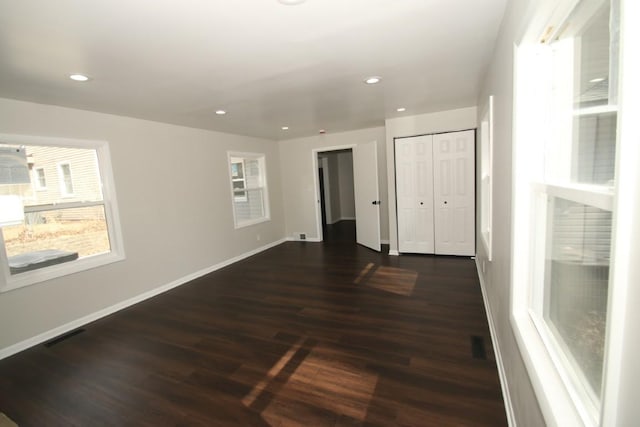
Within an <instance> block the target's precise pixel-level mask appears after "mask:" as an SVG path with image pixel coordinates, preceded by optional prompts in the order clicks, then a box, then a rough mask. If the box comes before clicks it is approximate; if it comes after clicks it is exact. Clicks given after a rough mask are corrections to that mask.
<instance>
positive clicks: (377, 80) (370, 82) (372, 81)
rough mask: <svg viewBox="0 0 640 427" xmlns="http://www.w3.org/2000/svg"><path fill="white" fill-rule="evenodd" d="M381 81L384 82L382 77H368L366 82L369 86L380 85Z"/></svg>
mask: <svg viewBox="0 0 640 427" xmlns="http://www.w3.org/2000/svg"><path fill="white" fill-rule="evenodd" d="M380 80H382V77H378V76H371V77H367V79H366V80H365V81H364V82H365V83H366V84H368V85H374V84H376V83H380Z"/></svg>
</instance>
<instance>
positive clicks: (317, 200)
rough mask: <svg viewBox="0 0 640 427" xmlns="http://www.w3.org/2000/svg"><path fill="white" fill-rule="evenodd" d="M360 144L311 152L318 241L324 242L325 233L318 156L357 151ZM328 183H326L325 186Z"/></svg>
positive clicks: (324, 148) (317, 149)
mask: <svg viewBox="0 0 640 427" xmlns="http://www.w3.org/2000/svg"><path fill="white" fill-rule="evenodd" d="M356 145H358V144H345V145H334V146H331V147H322V148H314V149H312V150H311V157H312V160H311V164H312V166H313V189H314V195H315V205H316V207H315V212H316V236H318V241H320V242H323V241H324V233H323V232H322V213H321V212H320V209H322V207H321V206H320V179H319V178H318V169H319V168H320V166H319V164H318V154H320V153H326V152H331V151H342V150H351V151H352V152H353V150H355V147H356ZM326 185H327V183H326V182H325V186H326Z"/></svg>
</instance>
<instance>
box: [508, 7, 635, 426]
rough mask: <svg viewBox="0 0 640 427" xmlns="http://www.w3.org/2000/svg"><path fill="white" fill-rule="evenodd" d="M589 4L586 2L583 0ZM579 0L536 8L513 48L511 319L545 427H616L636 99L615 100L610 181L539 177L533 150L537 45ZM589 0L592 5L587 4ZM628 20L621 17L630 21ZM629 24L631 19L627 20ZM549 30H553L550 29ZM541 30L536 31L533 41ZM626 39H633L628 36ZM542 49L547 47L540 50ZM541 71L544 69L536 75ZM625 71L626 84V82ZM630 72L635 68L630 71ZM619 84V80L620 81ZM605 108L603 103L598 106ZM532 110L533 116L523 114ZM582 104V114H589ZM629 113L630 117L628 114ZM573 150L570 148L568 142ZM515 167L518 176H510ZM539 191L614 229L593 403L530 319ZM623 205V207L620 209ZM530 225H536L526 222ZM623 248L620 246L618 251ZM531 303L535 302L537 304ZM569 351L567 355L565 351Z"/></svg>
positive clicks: (543, 66)
mask: <svg viewBox="0 0 640 427" xmlns="http://www.w3.org/2000/svg"><path fill="white" fill-rule="evenodd" d="M589 1H590V0H589ZM578 3H579V2H578V1H574V0H572V1H565V2H563V3H562V4H559V5H558V4H553V5H548V6H547V8H546V9H545V8H543V7H541V8H540V10H539V11H538V12H537V13H536V15H535V16H534V17H533V19H531V21H530V22H531V24H530V26H529V28H528V30H527V31H526V32H525V34H524V35H523V37H522V40H521V41H520V42H519V43H516V45H514V109H513V112H514V146H513V185H512V200H513V211H512V213H513V222H512V245H511V248H512V272H511V273H512V274H511V278H512V279H511V280H512V283H511V324H512V328H513V331H514V335H515V337H516V341H517V343H518V347H519V348H520V351H521V354H522V357H523V361H524V362H525V366H526V368H527V371H528V372H529V377H530V379H531V382H532V385H533V388H534V391H535V394H536V396H537V397H538V403H539V405H540V408H541V410H542V412H543V414H544V416H545V419H546V420H547V422H548V423H549V424H557V425H563V426H565V425H567V426H571V425H584V426H595V425H615V421H613V422H612V420H615V419H616V399H615V396H616V394H617V392H618V391H617V387H618V385H619V382H620V375H621V372H620V369H619V366H618V365H619V364H618V363H617V362H619V361H620V360H621V359H622V352H621V348H622V343H621V339H622V334H621V333H620V332H619V331H622V330H624V323H623V322H624V316H623V315H622V314H620V313H624V311H625V309H626V307H627V301H626V299H625V298H624V295H626V293H627V286H628V283H627V281H626V278H625V277H624V276H623V275H621V274H620V272H622V271H628V269H629V259H628V258H625V257H623V256H621V255H622V254H623V253H626V252H628V243H627V242H628V240H629V239H628V236H625V235H624V232H622V231H619V230H623V228H618V227H619V226H620V224H622V223H624V224H625V225H628V224H629V220H630V217H629V212H628V211H629V210H630V205H631V203H629V200H632V199H633V194H634V192H635V191H636V189H637V187H638V185H639V184H637V183H632V182H629V180H624V179H622V178H621V177H622V176H624V175H623V174H627V175H628V174H629V173H630V172H629V171H630V170H635V169H636V168H637V165H634V164H633V163H634V160H635V158H634V157H633V156H628V155H627V156H625V155H622V154H621V153H622V152H627V153H634V152H637V148H635V145H636V144H637V141H634V139H633V135H634V134H636V135H637V131H636V130H635V128H634V126H635V124H634V123H633V121H634V119H635V117H637V114H638V112H639V110H640V109H639V108H638V103H637V102H636V101H635V100H631V99H630V98H631V97H629V98H627V100H626V101H625V100H624V99H623V98H622V99H621V100H619V101H618V107H617V112H618V123H617V135H616V137H617V143H616V163H615V180H614V186H609V187H607V186H606V185H590V184H578V183H571V184H568V183H566V182H553V181H551V180H549V179H546V178H545V176H544V163H545V155H548V153H545V150H544V149H539V148H537V147H539V142H540V140H541V138H542V139H543V140H546V139H547V137H548V135H546V134H545V129H544V128H545V126H541V125H540V123H535V120H536V118H539V117H540V116H544V115H545V106H546V105H547V104H548V102H549V101H550V98H549V97H548V96H547V98H545V97H541V96H539V95H540V94H541V93H545V94H546V93H548V91H549V88H548V87H545V86H544V84H543V83H541V81H549V79H550V76H545V75H544V74H545V71H544V70H549V66H550V65H551V63H550V56H549V54H548V52H545V46H544V42H545V41H546V40H549V39H550V37H552V36H553V34H552V33H551V34H550V33H549V31H548V30H546V29H549V30H551V29H553V28H555V29H556V31H558V30H562V29H563V26H562V23H563V22H564V21H565V20H566V18H567V17H568V16H569V15H570V14H571V13H572V11H573V9H574V7H576V6H577V5H578ZM591 3H592V4H593V3H595V2H593V1H591ZM628 3H629V2H627V0H620V3H619V7H621V8H622V9H624V7H625V4H628ZM630 22H631V20H630V19H629V20H627V21H626V23H627V24H629V23H630ZM624 24H625V20H624V18H623V16H622V15H620V40H621V42H620V45H621V49H620V52H619V54H618V55H619V56H618V59H620V68H619V70H618V76H619V81H618V86H617V87H618V93H619V94H622V93H623V88H625V87H626V86H625V84H626V85H628V86H634V85H635V86H636V87H637V84H635V82H633V77H630V76H633V75H634V73H633V72H630V70H632V69H633V68H634V65H633V61H623V60H622V58H624V57H625V55H627V56H631V55H632V52H633V55H634V56H635V58H636V59H637V57H638V55H637V54H636V53H635V52H634V50H633V49H634V48H633V47H631V44H628V45H625V44H624V40H625V39H626V38H627V37H629V34H631V32H632V29H631V25H626V26H625V25H624ZM634 25H635V24H634ZM551 31H553V30H551ZM540 34H543V36H542V39H546V40H541V39H540V37H539V36H540ZM629 39H632V38H631V37H629ZM547 50H548V49H547ZM541 70H543V71H542V72H541ZM625 74H626V75H627V76H628V77H627V78H628V79H629V80H628V81H627V80H626V79H625V77H624V76H625ZM636 74H637V73H636ZM625 82H626V83H625ZM604 110H606V108H605V109H604ZM532 111H538V113H536V114H533V115H532V114H529V113H530V112H532ZM589 112H590V111H589V109H585V110H583V111H582V113H586V114H588V113H589ZM634 113H635V114H634ZM571 149H572V150H573V149H575V147H573V146H572V147H571ZM516 171H517V173H516ZM623 171H626V172H623ZM541 195H545V196H550V197H560V198H564V199H568V200H573V201H576V202H578V203H583V204H587V205H591V206H595V207H598V208H601V209H604V210H609V211H611V212H612V219H613V229H612V231H611V261H610V271H609V285H608V286H609V294H608V302H607V304H608V308H607V320H606V340H605V348H604V351H605V355H604V361H603V376H602V384H601V396H600V403H599V406H598V407H597V408H595V410H594V408H593V407H592V406H591V407H590V404H589V402H585V401H584V397H585V394H584V393H583V392H580V390H577V389H576V387H575V386H573V385H572V384H575V381H574V380H575V379H574V378H571V375H570V374H571V372H569V371H567V370H564V369H562V368H561V367H562V366H563V363H564V362H565V361H563V360H561V358H562V354H558V352H556V351H553V350H552V349H553V348H554V347H557V343H554V342H553V341H554V339H555V337H553V334H549V333H548V329H549V328H548V326H546V325H545V324H543V321H542V320H541V319H540V318H539V316H537V313H536V309H538V310H539V308H540V304H542V301H541V298H542V296H541V293H542V292H543V290H542V289H539V288H538V289H534V285H533V284H535V283H536V282H537V283H540V278H539V277H538V278H536V277H534V276H535V275H536V273H537V274H538V275H540V272H539V271H540V270H539V268H540V266H539V265H537V266H535V265H532V262H531V261H530V260H531V259H534V258H535V257H536V251H538V253H539V251H541V250H544V248H541V247H540V246H541V245H539V244H538V245H537V246H536V242H535V241H536V239H535V238H532V236H531V234H532V232H531V229H532V228H533V229H540V226H541V225H542V226H544V224H541V222H546V217H544V218H542V219H541V218H540V217H539V216H538V215H537V214H536V210H538V209H540V205H538V206H537V207H536V204H539V201H537V200H536V199H537V198H539V197H540V196H541ZM622 206H625V207H626V209H622V208H621V207H622ZM533 224H535V225H533ZM621 248H624V249H625V250H624V251H620V249H621ZM536 305H537V307H536ZM569 354H570V353H569Z"/></svg>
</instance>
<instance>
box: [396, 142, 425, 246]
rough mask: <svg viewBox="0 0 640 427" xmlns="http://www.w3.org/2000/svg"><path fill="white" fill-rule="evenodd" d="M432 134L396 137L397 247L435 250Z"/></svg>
mask: <svg viewBox="0 0 640 427" xmlns="http://www.w3.org/2000/svg"><path fill="white" fill-rule="evenodd" d="M432 139H433V138H432V136H430V135H428V136H419V137H412V138H402V139H397V140H396V141H395V154H396V197H397V204H398V205H397V208H398V209H397V211H398V250H399V251H400V252H412V253H434V231H433V173H432V164H433V150H432V147H431V145H432Z"/></svg>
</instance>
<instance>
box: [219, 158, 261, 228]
mask: <svg viewBox="0 0 640 427" xmlns="http://www.w3.org/2000/svg"><path fill="white" fill-rule="evenodd" d="M235 158H242V159H243V161H242V163H243V164H242V172H243V173H242V175H243V181H244V184H245V185H244V188H243V189H242V190H239V189H238V190H236V189H234V188H233V183H234V177H233V172H232V163H237V162H232V159H235ZM247 159H249V160H258V162H259V167H260V175H261V182H262V186H259V187H251V186H248V185H247V182H248V181H247V170H246V169H247V168H246V165H245V164H244V162H245V160H247ZM266 165H267V157H266V154H264V153H247V152H237V151H227V167H228V175H229V188H230V190H231V208H232V212H233V224H234V228H235V229H239V228H244V227H249V226H251V225H255V224H260V223H263V222H267V221H270V220H271V211H270V208H269V185H268V182H267V168H266ZM257 189H260V190H261V191H262V204H263V211H264V215H263V216H262V217H260V218H255V219H250V220H246V221H238V216H237V214H236V202H237V201H246V200H247V199H248V195H249V191H251V190H257ZM236 192H244V193H245V196H244V197H243V198H244V199H243V200H239V199H237V198H236V197H237V196H236Z"/></svg>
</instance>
